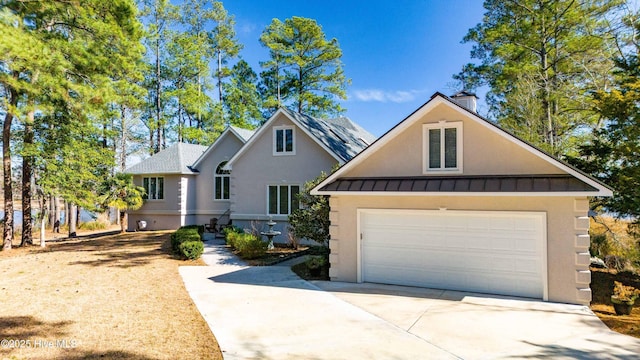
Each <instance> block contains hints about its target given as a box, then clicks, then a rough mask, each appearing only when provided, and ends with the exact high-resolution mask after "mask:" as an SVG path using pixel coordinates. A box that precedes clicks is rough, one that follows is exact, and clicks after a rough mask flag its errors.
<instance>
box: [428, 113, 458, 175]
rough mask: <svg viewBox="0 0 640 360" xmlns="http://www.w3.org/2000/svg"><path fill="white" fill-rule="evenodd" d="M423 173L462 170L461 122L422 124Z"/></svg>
mask: <svg viewBox="0 0 640 360" xmlns="http://www.w3.org/2000/svg"><path fill="white" fill-rule="evenodd" d="M423 137H424V138H423V140H424V154H425V158H424V173H461V172H462V122H446V121H441V122H439V123H437V124H424V125H423Z"/></svg>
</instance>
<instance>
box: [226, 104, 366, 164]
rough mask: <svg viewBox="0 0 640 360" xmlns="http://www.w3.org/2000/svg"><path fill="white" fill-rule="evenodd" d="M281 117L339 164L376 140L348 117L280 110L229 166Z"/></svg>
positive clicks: (235, 156)
mask: <svg viewBox="0 0 640 360" xmlns="http://www.w3.org/2000/svg"><path fill="white" fill-rule="evenodd" d="M279 114H283V115H285V116H286V117H287V118H288V119H289V120H291V122H293V123H294V124H295V125H296V126H297V127H298V128H300V129H301V130H302V131H303V132H304V133H305V134H307V135H308V136H309V137H310V138H311V139H313V140H314V141H315V142H316V143H317V144H318V145H320V147H322V148H323V149H324V150H325V151H327V152H328V153H329V155H331V156H332V157H333V158H335V159H336V161H337V162H338V163H340V164H344V163H345V162H347V161H349V160H351V159H352V158H353V157H354V156H356V155H357V154H358V153H360V152H361V151H362V150H364V149H365V148H366V147H367V146H369V144H371V143H372V142H374V141H375V139H376V138H375V136H373V135H372V134H371V133H369V132H368V131H366V130H365V129H364V128H362V127H361V126H360V125H358V124H356V123H354V122H353V121H351V120H350V119H349V118H346V117H339V118H335V119H319V118H315V117H312V116H308V115H304V114H300V113H298V112H295V111H291V110H289V109H287V108H284V107H281V108H279V109H278V111H276V112H275V113H274V114H273V115H272V116H271V117H270V118H269V120H267V121H266V122H265V123H264V124H263V125H262V127H260V128H259V129H258V131H257V132H256V133H255V134H254V136H252V137H251V139H249V141H247V143H246V144H245V145H244V146H243V147H242V148H241V149H240V150H239V151H238V152H237V153H236V154H235V155H234V156H233V157H232V158H231V160H229V162H228V163H227V166H232V165H233V163H234V162H235V161H236V160H237V159H238V158H239V157H241V156H242V154H244V153H245V152H246V151H247V149H249V148H250V147H251V146H252V145H253V142H254V141H256V139H258V138H259V137H260V136H261V135H262V134H263V133H264V132H265V131H266V129H268V128H269V126H270V125H271V123H272V122H273V121H275V119H276V118H278V115H279Z"/></svg>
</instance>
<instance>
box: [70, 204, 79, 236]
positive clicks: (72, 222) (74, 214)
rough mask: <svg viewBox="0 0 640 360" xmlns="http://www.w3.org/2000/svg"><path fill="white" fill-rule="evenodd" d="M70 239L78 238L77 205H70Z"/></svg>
mask: <svg viewBox="0 0 640 360" xmlns="http://www.w3.org/2000/svg"><path fill="white" fill-rule="evenodd" d="M68 214H69V237H70V238H74V237H78V234H77V232H76V217H77V215H78V213H77V212H76V205H75V204H71V203H69V212H68Z"/></svg>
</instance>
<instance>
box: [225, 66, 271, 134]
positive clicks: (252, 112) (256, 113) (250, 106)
mask: <svg viewBox="0 0 640 360" xmlns="http://www.w3.org/2000/svg"><path fill="white" fill-rule="evenodd" d="M257 82H258V76H257V75H256V73H255V72H254V71H253V69H251V67H250V66H249V64H247V62H246V61H244V60H240V61H238V63H236V64H235V65H234V66H233V68H232V69H231V76H230V79H229V83H225V84H224V86H223V88H224V91H225V93H226V94H227V95H226V101H225V103H224V107H225V112H226V114H227V116H228V118H229V123H230V124H231V125H234V126H238V127H241V128H248V129H252V128H254V127H256V125H259V123H260V119H261V117H262V114H261V112H260V94H259V93H258V89H257V85H256V84H257Z"/></svg>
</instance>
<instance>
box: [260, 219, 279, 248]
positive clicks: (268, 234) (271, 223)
mask: <svg viewBox="0 0 640 360" xmlns="http://www.w3.org/2000/svg"><path fill="white" fill-rule="evenodd" d="M275 224H276V222H275V221H273V219H271V216H269V222H268V223H267V226H269V230H267V231H263V232H261V233H260V235H264V236H266V237H267V239H269V247H268V249H269V250H271V249H273V237H274V236H278V235H280V234H282V233H281V232H280V231H276V230H273V226H274V225H275Z"/></svg>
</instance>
